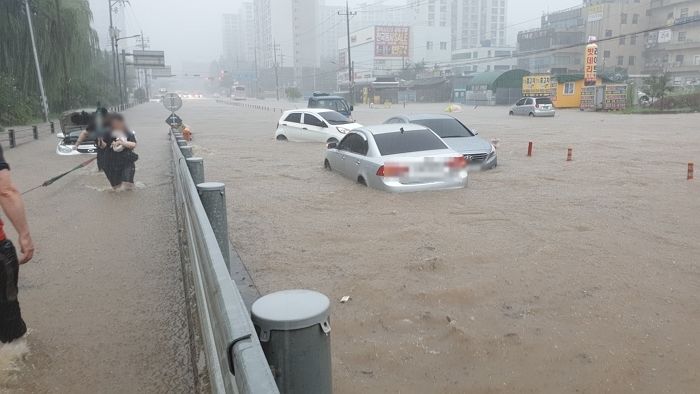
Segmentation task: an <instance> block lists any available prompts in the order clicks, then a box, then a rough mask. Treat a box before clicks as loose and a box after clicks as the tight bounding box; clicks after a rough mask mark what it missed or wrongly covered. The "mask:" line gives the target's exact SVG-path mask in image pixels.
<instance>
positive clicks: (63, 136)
mask: <svg viewBox="0 0 700 394" xmlns="http://www.w3.org/2000/svg"><path fill="white" fill-rule="evenodd" d="M56 138H58V139H59V140H62V139H64V138H66V136H65V135H63V133H56Z"/></svg>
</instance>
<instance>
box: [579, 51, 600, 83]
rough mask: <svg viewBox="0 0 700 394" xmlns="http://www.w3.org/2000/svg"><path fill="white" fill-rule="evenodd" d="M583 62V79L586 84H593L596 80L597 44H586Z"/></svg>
mask: <svg viewBox="0 0 700 394" xmlns="http://www.w3.org/2000/svg"><path fill="white" fill-rule="evenodd" d="M585 60H586V61H585V63H584V71H583V79H584V84H585V85H586V86H593V85H595V84H596V81H597V80H598V44H596V43H590V44H588V45H586V59H585Z"/></svg>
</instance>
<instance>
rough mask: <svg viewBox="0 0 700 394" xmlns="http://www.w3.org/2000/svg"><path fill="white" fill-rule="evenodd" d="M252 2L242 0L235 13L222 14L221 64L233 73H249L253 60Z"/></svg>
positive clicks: (253, 29)
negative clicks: (222, 61)
mask: <svg viewBox="0 0 700 394" xmlns="http://www.w3.org/2000/svg"><path fill="white" fill-rule="evenodd" d="M254 23H255V19H254V17H253V3H251V2H244V3H243V4H241V7H240V9H239V11H238V12H237V13H235V14H224V15H223V25H222V27H223V32H222V34H223V37H222V38H223V40H222V41H223V60H224V64H223V66H224V67H225V68H226V69H227V70H229V71H233V72H234V73H238V74H241V75H242V73H248V74H249V73H250V71H251V70H252V69H253V67H254V62H255V28H254Z"/></svg>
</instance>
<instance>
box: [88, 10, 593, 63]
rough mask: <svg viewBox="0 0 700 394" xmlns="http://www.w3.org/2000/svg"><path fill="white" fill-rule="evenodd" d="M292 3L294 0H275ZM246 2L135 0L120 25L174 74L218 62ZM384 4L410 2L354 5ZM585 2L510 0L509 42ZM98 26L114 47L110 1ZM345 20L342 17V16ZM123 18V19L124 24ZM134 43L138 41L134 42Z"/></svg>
mask: <svg viewBox="0 0 700 394" xmlns="http://www.w3.org/2000/svg"><path fill="white" fill-rule="evenodd" d="M275 1H280V2H281V1H288V0H275ZM241 3H242V1H240V0H239V1H231V0H198V1H184V0H178V1H172V0H131V1H130V6H127V7H126V8H125V12H126V15H125V17H121V16H116V17H115V18H116V20H117V23H116V25H117V26H118V27H119V28H124V29H125V33H122V36H126V35H133V34H140V32H141V30H143V33H144V35H145V36H146V37H148V38H149V39H150V45H151V49H154V50H164V51H165V53H166V61H167V62H168V63H169V64H171V65H172V67H173V71H174V72H179V70H180V68H181V67H182V64H183V62H192V61H194V62H205V63H209V62H211V61H215V60H218V59H219V57H220V56H221V46H222V37H221V34H222V14H225V13H232V12H236V11H237V10H238V8H239V6H240V4H241ZM375 3H382V4H386V5H395V4H396V5H401V4H405V2H402V1H400V0H399V1H385V2H376V1H369V0H368V1H351V2H350V6H351V7H352V6H358V5H362V4H375ZM326 4H329V5H344V4H345V3H344V2H343V1H327V2H326ZM579 4H581V0H527V1H523V0H515V1H513V0H510V1H508V17H507V18H508V20H507V34H508V44H509V45H513V46H514V45H515V40H516V36H517V33H518V31H519V30H526V29H528V28H532V27H537V26H538V25H539V19H540V16H542V14H543V13H546V12H548V11H550V10H558V9H563V8H567V7H573V6H576V5H579ZM90 6H91V7H92V11H93V18H94V28H95V29H96V30H97V32H98V34H99V36H100V43H101V45H102V46H103V47H105V48H106V47H108V46H109V36H108V35H107V31H108V28H109V13H108V11H107V0H90ZM338 18H342V16H338ZM122 21H123V22H122ZM132 45H136V44H134V43H133V41H132Z"/></svg>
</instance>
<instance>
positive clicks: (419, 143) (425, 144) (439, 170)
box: [324, 123, 468, 192]
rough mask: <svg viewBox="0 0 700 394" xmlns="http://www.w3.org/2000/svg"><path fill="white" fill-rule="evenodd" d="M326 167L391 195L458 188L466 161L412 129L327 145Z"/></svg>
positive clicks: (382, 128)
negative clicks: (391, 193) (394, 193)
mask: <svg viewBox="0 0 700 394" xmlns="http://www.w3.org/2000/svg"><path fill="white" fill-rule="evenodd" d="M324 167H325V168H326V169H327V170H330V171H334V172H338V173H340V174H341V175H343V176H344V177H346V178H349V179H351V180H353V181H355V182H358V183H360V184H362V185H366V186H370V187H373V188H375V189H379V190H384V191H389V192H412V191H426V190H442V189H459V188H463V187H465V186H466V185H467V179H468V175H467V161H466V159H465V158H464V156H462V155H460V154H459V153H457V152H455V151H453V150H452V149H450V148H449V147H448V146H447V145H446V144H445V143H444V142H443V141H442V139H440V137H438V136H437V134H435V133H434V132H432V131H431V130H429V129H427V128H425V127H424V126H421V125H415V124H408V123H407V124H387V125H379V126H370V127H362V128H359V129H355V130H353V131H351V132H350V133H348V135H346V136H345V138H343V139H342V141H340V142H339V143H337V144H336V143H330V144H328V149H327V150H326V159H325V161H324Z"/></svg>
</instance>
